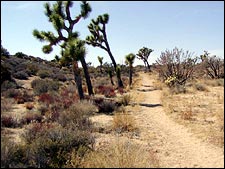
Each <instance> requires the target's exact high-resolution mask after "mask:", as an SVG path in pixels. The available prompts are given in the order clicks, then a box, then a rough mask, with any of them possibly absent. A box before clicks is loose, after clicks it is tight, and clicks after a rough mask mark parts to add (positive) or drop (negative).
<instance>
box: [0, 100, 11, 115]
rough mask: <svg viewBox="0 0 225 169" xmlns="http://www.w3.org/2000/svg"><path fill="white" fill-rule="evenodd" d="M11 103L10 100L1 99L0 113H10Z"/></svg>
mask: <svg viewBox="0 0 225 169" xmlns="http://www.w3.org/2000/svg"><path fill="white" fill-rule="evenodd" d="M13 103H14V100H13V99H10V98H5V99H1V113H4V112H8V111H10V110H11V109H12V105H13Z"/></svg>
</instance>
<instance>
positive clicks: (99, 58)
mask: <svg viewBox="0 0 225 169" xmlns="http://www.w3.org/2000/svg"><path fill="white" fill-rule="evenodd" d="M98 61H99V63H100V64H101V65H102V63H103V57H100V56H98Z"/></svg>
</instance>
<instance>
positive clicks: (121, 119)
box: [112, 111, 137, 133]
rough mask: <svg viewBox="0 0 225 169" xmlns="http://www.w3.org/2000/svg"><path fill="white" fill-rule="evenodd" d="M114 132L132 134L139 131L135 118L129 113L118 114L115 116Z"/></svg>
mask: <svg viewBox="0 0 225 169" xmlns="http://www.w3.org/2000/svg"><path fill="white" fill-rule="evenodd" d="M112 128H113V130H115V131H116V132H118V133H121V132H131V131H135V130H136V129H137V127H136V124H135V121H134V118H133V117H132V116H131V115H130V114H128V113H127V112H125V111H123V112H117V113H116V114H115V115H114V116H113V125H112Z"/></svg>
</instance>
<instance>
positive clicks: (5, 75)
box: [1, 63, 12, 84]
mask: <svg viewBox="0 0 225 169" xmlns="http://www.w3.org/2000/svg"><path fill="white" fill-rule="evenodd" d="M6 80H9V81H11V80H12V78H11V72H10V71H9V69H8V68H7V67H6V66H4V65H3V64H2V63H1V84H2V82H4V81H6Z"/></svg>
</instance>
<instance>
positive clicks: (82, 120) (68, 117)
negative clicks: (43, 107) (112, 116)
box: [58, 102, 96, 130]
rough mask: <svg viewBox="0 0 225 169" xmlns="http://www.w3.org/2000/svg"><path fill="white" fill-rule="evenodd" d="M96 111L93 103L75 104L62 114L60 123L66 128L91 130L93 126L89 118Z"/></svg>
mask: <svg viewBox="0 0 225 169" xmlns="http://www.w3.org/2000/svg"><path fill="white" fill-rule="evenodd" d="M95 110H96V107H95V106H94V105H92V104H91V103H88V102H86V103H83V102H80V103H75V104H73V105H72V106H70V107H69V108H68V109H67V110H65V111H63V112H61V113H60V116H59V120H58V121H59V123H60V124H61V125H62V126H63V127H66V128H68V127H69V128H73V129H76V128H77V129H79V130H89V129H91V127H92V124H91V122H90V120H89V118H88V117H89V116H90V115H91V114H92V113H93V112H94V111H95Z"/></svg>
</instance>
